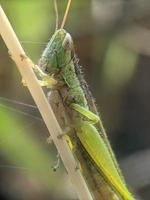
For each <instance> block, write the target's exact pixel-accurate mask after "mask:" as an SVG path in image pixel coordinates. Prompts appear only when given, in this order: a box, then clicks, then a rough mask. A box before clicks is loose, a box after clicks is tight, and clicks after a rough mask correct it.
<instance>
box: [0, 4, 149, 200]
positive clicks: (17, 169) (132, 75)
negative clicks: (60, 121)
mask: <svg viewBox="0 0 150 200" xmlns="http://www.w3.org/2000/svg"><path fill="white" fill-rule="evenodd" d="M0 3H1V5H2V7H3V9H4V11H5V12H6V14H7V16H8V18H9V20H10V22H11V24H12V26H13V28H14V30H15V32H16V34H17V36H18V37H19V40H20V41H21V43H22V46H23V48H24V49H25V51H26V53H27V55H28V56H29V57H30V58H31V59H32V60H33V61H34V62H35V63H38V59H39V58H40V55H41V53H42V51H43V49H44V48H45V46H46V43H47V42H48V40H49V38H50V37H51V35H52V34H53V32H54V30H55V12H54V5H53V1H52V0H43V1H42V0H0ZM66 3H67V0H58V8H59V17H60V20H59V22H61V20H62V17H63V14H64V10H65V7H66ZM65 29H66V30H67V31H68V32H70V34H71V35H72V37H73V39H74V45H75V49H76V53H77V55H78V57H79V59H80V64H81V65H82V66H83V71H84V73H85V78H86V80H87V81H88V83H89V87H90V89H91V91H92V93H93V95H94V97H95V99H96V102H97V106H98V108H99V111H100V114H101V117H102V119H103V122H104V126H105V128H106V130H107V132H108V136H109V138H110V141H111V144H112V146H113V149H114V150H115V152H116V155H117V158H118V160H119V162H120V166H121V168H122V171H123V174H124V176H125V178H126V180H127V183H128V185H129V187H130V188H131V191H133V192H134V193H135V194H136V195H137V197H138V199H142V200H149V196H150V135H149V132H150V103H149V102H150V1H149V0H128V1H127V0H113V1H112V0H105V1H104V0H82V1H81V0H72V5H71V9H70V12H69V16H68V19H67V22H66V25H65ZM4 98H7V99H9V100H10V101H12V100H17V101H20V102H25V103H27V104H34V102H33V100H32V98H31V95H30V94H29V92H28V90H27V88H25V87H23V85H22V84H21V77H20V74H19V73H18V71H17V69H16V66H15V64H14V63H13V61H12V60H11V58H10V56H9V55H8V50H7V48H6V46H5V44H4V42H3V41H2V39H1V38H0V198H1V199H11V200H13V199H14V200H16V199H21V200H23V199H29V200H33V199H35V198H36V199H37V200H41V199H45V200H46V199H58V200H62V199H65V200H66V199H68V200H71V199H76V195H75V192H74V190H73V187H72V185H71V184H70V182H69V179H68V176H67V173H66V172H65V169H64V167H63V164H62V163H61V164H60V168H59V169H58V170H57V172H55V173H54V172H53V170H52V166H53V165H54V164H55V163H56V155H57V151H56V149H55V147H54V145H48V144H47V143H46V138H47V137H48V135H49V134H48V131H47V129H46V127H45V125H44V123H43V121H42V120H41V116H40V114H39V113H38V111H37V110H36V109H34V108H32V107H29V108H27V107H26V106H22V105H18V104H16V103H15V102H8V100H7V101H6V99H5V100H4ZM18 110H19V111H18ZM26 113H28V114H26ZM33 116H36V118H34V117H33Z"/></svg>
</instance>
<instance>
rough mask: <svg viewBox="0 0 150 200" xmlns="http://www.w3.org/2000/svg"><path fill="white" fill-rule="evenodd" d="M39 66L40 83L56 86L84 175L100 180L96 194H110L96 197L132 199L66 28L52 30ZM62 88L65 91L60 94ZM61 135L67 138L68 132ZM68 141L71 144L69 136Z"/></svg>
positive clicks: (115, 199)
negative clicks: (74, 138) (84, 165)
mask: <svg viewBox="0 0 150 200" xmlns="http://www.w3.org/2000/svg"><path fill="white" fill-rule="evenodd" d="M39 67H40V69H38V67H37V69H36V70H37V71H38V72H39V74H41V77H44V84H43V85H48V86H49V87H51V88H53V89H56V90H57V91H58V92H59V93H60V96H61V97H62V102H63V105H64V107H65V109H66V112H67V113H68V116H69V118H70V127H69V128H70V129H73V130H74V132H73V133H74V134H75V137H76V138H77V146H76V148H77V151H80V156H82V155H81V154H83V157H84V159H85V162H86V163H87V165H88V167H87V168H88V171H90V173H91V174H88V175H89V176H92V178H93V181H95V182H96V183H98V182H99V181H100V184H99V185H101V184H102V186H103V188H102V186H99V187H101V188H99V191H100V193H104V190H105V193H111V195H110V196H109V198H105V197H104V195H103V194H99V196H98V197H97V198H96V199H105V200H106V199H109V200H119V199H122V200H134V199H135V198H134V197H133V196H132V194H131V193H130V192H129V190H128V188H127V186H126V183H125V181H124V178H123V176H122V173H121V171H120V169H119V166H118V164H117V161H116V158H115V156H114V153H113V151H112V148H111V146H110V143H109V141H108V139H107V135H106V133H105V130H104V128H103V125H102V122H101V119H100V117H99V115H98V111H97V109H96V106H95V102H94V100H93V98H92V95H91V93H90V92H89V89H88V87H87V84H86V82H85V80H84V78H83V75H82V73H81V69H80V66H79V64H78V61H77V58H76V55H75V52H74V45H73V40H72V37H71V35H70V34H69V33H68V32H67V31H66V30H64V29H63V28H60V29H58V30H56V31H55V33H54V35H53V36H52V37H51V39H50V41H49V42H48V44H47V47H46V48H45V50H44V52H43V54H42V56H41V58H40V61H39ZM41 69H42V70H41ZM48 80H50V81H48ZM62 91H65V92H64V94H63V92H62ZM64 135H68V137H70V136H69V131H68V133H66V132H65V134H64ZM62 137H63V136H62ZM60 138H61V137H60ZM70 140H71V142H72V143H73V144H74V142H73V140H72V139H71V137H70ZM79 149H80V150H79ZM81 152H82V153H81ZM84 164H85V163H84ZM81 168H82V164H81ZM83 171H84V168H83ZM83 173H84V172H83Z"/></svg>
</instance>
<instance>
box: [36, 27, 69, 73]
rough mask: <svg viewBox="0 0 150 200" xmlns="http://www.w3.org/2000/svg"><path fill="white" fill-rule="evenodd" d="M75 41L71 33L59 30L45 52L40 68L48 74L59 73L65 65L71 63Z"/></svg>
mask: <svg viewBox="0 0 150 200" xmlns="http://www.w3.org/2000/svg"><path fill="white" fill-rule="evenodd" d="M72 49H73V41H72V38H71V36H70V34H69V33H67V32H66V31H65V30H64V29H59V30H58V31H56V32H55V33H54V35H53V36H52V38H51V39H50V41H49V43H48V45H47V47H46V49H45V50H44V52H43V54H42V56H41V59H40V61H39V66H40V67H41V68H42V69H43V70H44V71H46V72H47V73H48V74H55V73H57V72H58V71H59V70H60V69H61V68H62V67H63V66H64V65H66V64H68V63H69V62H70V61H71V52H72Z"/></svg>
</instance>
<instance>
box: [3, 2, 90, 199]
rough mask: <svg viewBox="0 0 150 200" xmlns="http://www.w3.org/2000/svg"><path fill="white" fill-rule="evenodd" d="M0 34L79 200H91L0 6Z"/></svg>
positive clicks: (27, 59)
mask: <svg viewBox="0 0 150 200" xmlns="http://www.w3.org/2000/svg"><path fill="white" fill-rule="evenodd" d="M0 34H1V36H2V38H3V40H4V42H5V44H6V46H7V48H8V50H9V52H10V55H11V57H12V59H13V60H14V62H15V63H16V65H17V67H18V70H19V72H20V74H21V76H22V78H23V79H24V80H25V82H26V84H27V86H28V89H29V91H30V93H31V95H32V97H33V99H34V101H35V103H36V105H37V107H38V109H39V111H40V113H41V115H42V118H43V120H44V122H45V124H46V126H47V128H48V130H49V133H50V134H51V137H52V139H53V141H54V144H55V145H56V148H57V150H58V152H59V154H60V156H61V159H62V161H63V163H64V166H65V168H66V170H67V172H68V175H69V177H70V179H71V181H72V183H73V185H74V187H75V189H76V192H77V195H78V197H79V199H81V200H92V196H91V194H90V192H89V190H88V188H87V185H86V183H85V180H84V179H83V176H82V174H81V172H80V170H77V169H76V167H77V164H76V160H75V159H74V157H73V155H72V152H71V150H70V149H69V147H68V145H67V142H66V140H65V138H64V137H62V138H61V139H59V137H58V136H59V135H61V134H62V130H61V128H60V126H59V124H58V122H57V120H56V117H55V115H54V113H53V111H52V108H51V106H50V105H49V103H48V101H47V99H46V97H45V94H44V92H43V90H42V88H41V86H40V85H39V83H38V80H37V77H36V76H35V74H34V72H33V69H32V67H33V66H34V63H33V62H32V61H31V60H30V59H29V58H28V57H27V56H26V54H25V52H24V50H23V48H22V46H21V45H20V42H19V40H18V39H17V36H16V34H15V32H14V31H13V29H12V27H11V25H10V23H9V21H8V19H7V17H6V15H5V13H4V11H3V9H2V8H1V6H0ZM6 148H7V147H6Z"/></svg>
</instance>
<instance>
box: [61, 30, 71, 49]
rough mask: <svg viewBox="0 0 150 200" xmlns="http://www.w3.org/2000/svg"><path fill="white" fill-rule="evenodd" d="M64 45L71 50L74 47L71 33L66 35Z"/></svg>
mask: <svg viewBox="0 0 150 200" xmlns="http://www.w3.org/2000/svg"><path fill="white" fill-rule="evenodd" d="M62 46H63V48H64V49H66V50H71V49H72V48H73V42H72V38H71V35H70V34H69V33H66V36H65V38H64V40H63V43H62Z"/></svg>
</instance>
